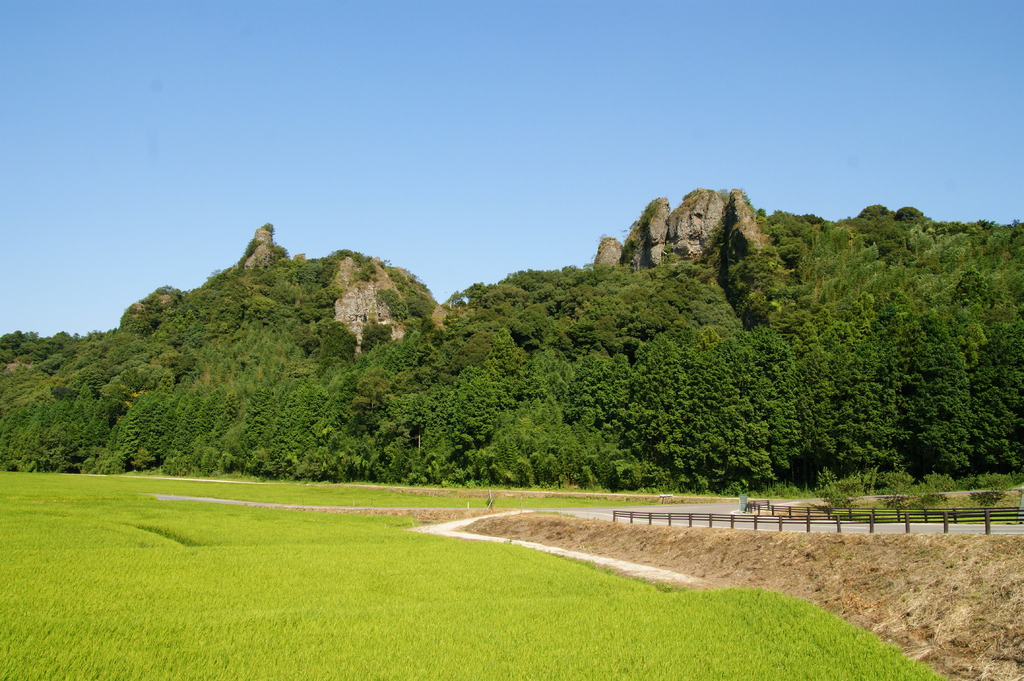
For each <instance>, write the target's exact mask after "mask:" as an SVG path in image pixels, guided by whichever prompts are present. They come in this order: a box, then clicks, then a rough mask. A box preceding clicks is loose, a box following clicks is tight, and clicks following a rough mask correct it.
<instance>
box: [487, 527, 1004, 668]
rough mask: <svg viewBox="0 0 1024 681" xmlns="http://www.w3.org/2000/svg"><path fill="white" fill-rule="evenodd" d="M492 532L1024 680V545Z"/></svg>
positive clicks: (929, 538)
mask: <svg viewBox="0 0 1024 681" xmlns="http://www.w3.org/2000/svg"><path fill="white" fill-rule="evenodd" d="M469 529H470V531H473V532H477V533H480V534H487V535H492V536H499V537H505V538H509V539H522V540H527V541H533V542H539V543H542V544H548V545H552V546H559V547H562V548H567V549H573V550H577V551H585V552H587V553H593V554H598V555H602V556H609V557H612V558H619V559H622V560H628V561H631V562H635V563H642V564H645V565H652V566H656V567H660V568H665V569H668V570H673V571H676V572H682V573H686V574H689V575H693V576H695V577H701V578H704V579H705V580H707V581H708V583H709V584H711V585H713V586H720V587H725V586H743V587H757V588H763V589H771V590H774V591H780V592H782V593H786V594H789V595H791V596H796V597H798V598H803V599H805V600H809V601H811V602H813V603H816V604H817V605H819V606H821V607H823V608H825V609H827V610H829V611H831V612H833V613H835V614H837V615H839V616H841V617H843V618H845V619H846V620H848V621H850V622H852V623H854V624H856V625H858V626H860V627H863V628H865V629H868V630H870V631H872V632H874V633H875V634H877V635H878V636H880V637H881V638H882V639H884V640H886V641H889V642H892V643H895V644H897V645H899V646H900V647H901V648H903V650H904V651H905V653H906V654H907V655H908V656H910V657H913V658H915V659H920V660H922V661H924V662H925V663H927V664H929V665H930V666H931V667H932V668H933V669H935V670H936V671H938V672H939V673H940V674H943V675H945V676H947V677H948V678H950V679H956V680H958V681H959V680H964V681H967V680H968V679H969V680H971V681H975V680H999V681H1018V680H1020V679H1024V537H1022V536H984V535H924V534H910V535H878V534H876V535H850V534H818V533H812V534H804V533H797V532H779V533H772V532H752V531H749V530H717V529H703V528H702V529H696V528H693V529H690V528H674V527H673V528H669V527H658V526H653V527H652V526H646V525H625V524H623V525H617V524H612V523H608V522H606V521H598V520H583V519H579V518H567V517H562V516H554V515H542V514H523V515H515V516H506V517H501V518H485V519H482V520H480V521H478V522H476V523H474V524H473V525H472V526H470V528H469Z"/></svg>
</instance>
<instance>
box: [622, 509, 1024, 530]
mask: <svg viewBox="0 0 1024 681" xmlns="http://www.w3.org/2000/svg"><path fill="white" fill-rule="evenodd" d="M775 508H777V509H784V508H793V507H789V506H777V507H775ZM795 508H796V509H802V508H806V509H808V511H807V512H801V511H799V510H798V511H797V512H796V513H794V514H788V515H787V514H773V515H769V516H765V515H759V514H757V513H747V514H733V513H679V512H661V513H659V512H650V511H613V512H612V522H618V521H620V520H623V521H625V520H629V522H630V524H633V523H635V522H637V521H640V522H644V521H646V522H647V524H648V525H653V524H654V523H655V522H658V523H659V524H660V523H662V522H664V523H666V524H667V525H669V526H670V527H671V526H672V525H673V524H674V525H675V526H677V527H681V526H683V525H685V526H687V527H694V526H697V527H715V523H720V525H719V527H724V526H725V524H726V523H728V527H730V528H732V529H736V528H744V527H749V528H751V529H754V530H757V529H761V528H763V529H778V530H779V531H782V530H783V529H785V528H789V529H790V530H799V529H803V530H804V531H806V532H810V531H811V528H812V527H821V528H822V529H828V530H832V529H833V528H834V529H835V531H836V532H842V531H843V524H844V523H845V524H847V525H849V524H856V525H865V524H866V525H867V526H868V532H869V533H873V532H874V531H875V524H876V523H896V522H902V523H903V526H904V532H907V533H909V532H910V526H911V524H913V523H923V522H936V523H937V522H940V521H941V522H942V531H943V532H944V533H948V532H949V524H950V523H951V522H953V523H959V522H971V521H973V522H977V523H984V525H985V534H992V523H994V522H995V523H1002V522H1024V511H1021V509H1017V508H984V509H976V508H972V509H927V512H924V513H923V511H925V510H926V509H836V510H835V511H834V512H833V513H831V514H827V513H823V512H822V511H821V509H818V512H817V513H814V512H813V511H812V510H811V507H809V506H797V507H795ZM747 509H748V510H750V505H749V504H748V506H747ZM839 511H843V513H839ZM846 511H850V512H851V513H848V514H847V513H845V512H846ZM883 511H885V512H886V513H882V512H883ZM888 511H893V512H896V511H899V512H900V513H899V515H898V516H890V515H888ZM911 511H913V513H912V512H911ZM957 512H959V513H957ZM967 512H970V513H967ZM915 514H916V515H915ZM926 519H927V520H926Z"/></svg>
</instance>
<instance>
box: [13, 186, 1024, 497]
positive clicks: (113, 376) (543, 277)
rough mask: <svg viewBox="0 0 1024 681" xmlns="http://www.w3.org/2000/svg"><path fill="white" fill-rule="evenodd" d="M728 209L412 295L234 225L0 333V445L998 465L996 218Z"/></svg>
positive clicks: (173, 461)
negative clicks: (161, 282) (155, 270)
mask: <svg viewBox="0 0 1024 681" xmlns="http://www.w3.org/2000/svg"><path fill="white" fill-rule="evenodd" d="M733 195H734V196H732V197H731V198H730V203H729V209H730V210H731V209H732V206H733V203H735V202H739V201H741V199H742V198H743V197H741V196H739V194H738V193H737V192H735V191H734V192H733ZM652 205H654V204H652ZM665 205H666V206H667V202H665ZM743 205H745V203H744V204H741V207H742V206H743ZM745 210H746V211H747V213H743V215H747V214H748V213H749V216H750V217H749V219H747V223H744V227H743V229H744V230H746V231H745V232H744V233H746V234H751V233H753V232H751V230H757V238H756V240H751V241H750V244H749V245H748V244H747V242H746V241H743V240H742V239H741V236H742V235H740V232H739V231H738V229H739V228H736V230H735V233H730V231H729V228H728V223H727V222H726V223H725V226H724V227H723V226H722V225H719V227H717V228H716V229H713V230H710V231H709V232H708V234H707V238H706V240H705V247H704V250H703V251H702V252H701V253H700V254H699V255H696V256H694V255H692V254H691V255H690V256H689V257H683V256H680V255H679V254H678V253H677V252H675V251H671V250H670V249H666V251H665V253H664V255H663V256H659V257H660V261H659V262H658V263H657V264H654V265H652V266H645V267H631V266H630V264H629V263H628V262H627V263H626V264H621V265H616V264H600V265H594V266H588V267H583V268H577V267H566V268H563V269H562V270H557V271H532V270H527V271H522V272H517V273H514V274H511V275H509V276H508V277H507V278H505V279H504V280H502V281H500V282H498V283H496V284H490V285H485V284H474V285H473V286H470V287H469V288H467V289H466V290H465V291H463V292H461V293H459V294H456V295H455V296H453V297H452V298H451V299H450V300H449V301H447V302H446V303H445V304H444V305H443V306H440V307H438V306H436V304H435V302H434V301H433V300H432V299H431V298H430V295H429V293H428V292H427V291H426V289H425V288H424V287H423V285H422V284H421V283H419V282H418V281H417V280H416V279H415V277H414V276H413V275H411V274H409V273H408V272H405V271H404V270H401V269H400V268H395V267H391V266H389V265H387V264H386V263H382V262H381V261H378V260H376V259H373V258H368V257H366V256H364V255H361V254H358V253H352V252H349V251H339V252H337V253H334V254H332V255H330V256H327V257H325V258H319V259H305V258H300V257H297V258H289V257H288V256H287V252H285V251H284V249H283V248H281V247H280V246H277V245H274V244H273V243H272V240H270V241H263V242H259V243H257V241H256V240H254V242H253V243H251V244H250V245H249V248H248V249H247V250H246V252H245V253H244V255H243V257H242V258H241V260H240V261H239V263H238V265H236V266H234V267H232V268H230V269H227V270H225V271H222V272H219V273H215V274H214V275H213V276H211V277H210V279H209V280H208V281H207V282H206V283H205V284H204V285H203V286H202V287H200V288H198V289H195V290H193V291H179V290H177V289H173V288H170V287H165V288H161V289H158V290H157V291H154V292H153V293H152V294H150V295H149V296H147V297H145V298H143V299H142V300H141V301H139V302H138V303H135V304H133V305H132V306H131V307H129V308H128V310H126V312H125V315H124V317H123V319H122V322H121V325H120V327H119V328H118V329H115V330H112V331H109V332H105V333H94V334H89V335H87V336H84V337H77V336H69V335H66V334H57V335H56V336H53V337H49V338H40V337H38V336H37V335H35V334H32V333H22V332H16V333H12V334H7V335H5V336H3V337H0V363H2V364H0V366H5V367H6V368H5V369H3V370H2V371H0V467H2V468H5V469H8V470H40V471H67V472H73V471H82V472H107V473H112V472H121V471H125V470H137V471H146V470H153V469H161V470H162V471H163V472H164V473H165V474H171V475H185V474H245V475H251V476H260V477H266V478H298V479H310V480H322V481H353V480H360V481H379V482H389V483H402V484H462V485H473V484H479V485H488V486H491V485H493V486H501V485H509V486H512V485H516V486H530V485H537V486H578V487H583V488H604V489H612V490H619V489H658V490H689V491H694V492H731V493H736V492H739V491H747V490H764V489H769V488H772V487H773V486H774V487H776V488H778V487H779V486H781V485H796V486H809V485H810V486H813V485H814V484H816V483H817V481H818V476H819V474H820V472H821V471H822V470H823V469H826V468H827V469H829V471H830V474H835V475H837V476H840V477H842V476H846V475H850V474H854V473H860V472H863V471H872V472H881V473H884V472H886V471H903V470H905V471H907V472H908V473H909V474H911V475H912V476H914V477H915V478H922V477H923V476H925V475H927V474H931V473H937V474H945V475H949V476H953V477H958V478H965V477H971V476H978V475H982V474H991V473H1000V474H1011V475H1019V474H1020V472H1021V471H1022V469H1024V317H1022V312H1024V307H1022V304H1024V229H1022V228H1021V227H1020V226H1019V225H1018V224H1017V223H1016V222H1015V223H1014V224H1011V225H998V224H994V223H991V222H986V221H979V222H974V223H950V222H937V221H933V220H931V219H929V218H927V217H925V216H924V215H923V214H922V213H921V211H919V210H917V209H915V208H910V207H905V208H901V209H899V210H898V211H891V210H888V209H887V208H885V207H884V206H869V207H868V208H865V209H864V210H863V211H862V212H861V213H860V214H859V215H858V216H857V217H855V218H850V219H845V220H840V221H837V222H831V221H828V220H824V219H822V218H819V217H817V216H814V215H795V214H790V213H783V212H776V213H774V214H772V215H766V214H765V213H764V212H763V211H760V212H757V213H756V218H755V217H754V215H755V213H754V212H753V211H751V210H750V209H749V207H748V208H746V209H745ZM666 213H667V210H666ZM652 214H653V213H651V211H650V210H648V211H646V212H645V213H644V215H643V216H641V217H642V218H644V219H647V220H648V221H649V220H650V216H651V215H652ZM673 215H674V214H673ZM645 216H646V217H645ZM755 221H756V224H754V222H755ZM638 224H640V221H638ZM641 226H642V225H641ZM268 227H269V226H268ZM272 231H273V230H272V228H271V229H270V230H269V233H272ZM258 234H259V233H258ZM631 238H633V237H631ZM738 240H739V241H738ZM629 244H630V242H627V246H628V247H629V248H634V247H633V246H629ZM626 255H629V254H628V253H627V254H626ZM626 260H627V258H626V257H625V256H624V257H623V258H622V261H623V262H626ZM339 272H341V273H342V274H339ZM342 275H344V276H342ZM371 284H372V285H373V286H370V285H371ZM360 286H362V288H358V287H360ZM367 291H369V292H370V293H367ZM354 292H355V293H354ZM356 293H358V294H359V295H356ZM360 296H361V297H360ZM356 298H359V299H360V300H362V301H363V302H362V303H359V304H369V305H371V308H372V309H373V310H375V311H377V312H374V313H370V314H368V315H367V314H363V313H361V312H358V311H356V312H353V310H356V308H354V307H351V306H349V307H344V306H343V305H342V302H343V301H349V302H351V301H353V300H355V299H356ZM367 298H369V299H370V300H369V303H366V300H364V299H367ZM346 305H348V303H346ZM352 305H355V303H352ZM343 308H344V310H345V313H344V315H342V312H341V310H343ZM359 309H366V308H359ZM345 315H347V316H345ZM339 316H345V318H344V319H340V318H339ZM363 317H365V319H363ZM353 320H354V321H353Z"/></svg>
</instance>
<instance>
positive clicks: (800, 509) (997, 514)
mask: <svg viewBox="0 0 1024 681" xmlns="http://www.w3.org/2000/svg"><path fill="white" fill-rule="evenodd" d="M747 512H748V513H758V514H767V515H771V516H777V515H782V516H785V517H787V518H806V517H808V516H810V517H812V518H819V519H828V520H833V519H835V518H840V519H842V520H846V521H849V522H858V523H872V524H873V523H907V522H910V523H937V522H944V523H983V522H990V523H993V522H994V523H1007V522H1024V509H1020V508H1016V507H1014V506H1000V507H996V506H992V507H989V508H833V509H831V510H830V509H827V508H823V507H820V506H785V505H776V504H771V503H769V502H767V501H753V502H749V503H748V504H747Z"/></svg>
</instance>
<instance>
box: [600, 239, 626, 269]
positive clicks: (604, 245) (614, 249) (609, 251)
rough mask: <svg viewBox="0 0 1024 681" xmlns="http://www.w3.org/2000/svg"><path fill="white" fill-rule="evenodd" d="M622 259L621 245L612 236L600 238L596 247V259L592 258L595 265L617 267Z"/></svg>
mask: <svg viewBox="0 0 1024 681" xmlns="http://www.w3.org/2000/svg"><path fill="white" fill-rule="evenodd" d="M621 259H622V244H621V243H619V240H618V239H616V238H615V237H613V236H605V237H601V243H600V244H599V245H598V247H597V257H595V258H594V264H595V265H618V264H619V260H621Z"/></svg>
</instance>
